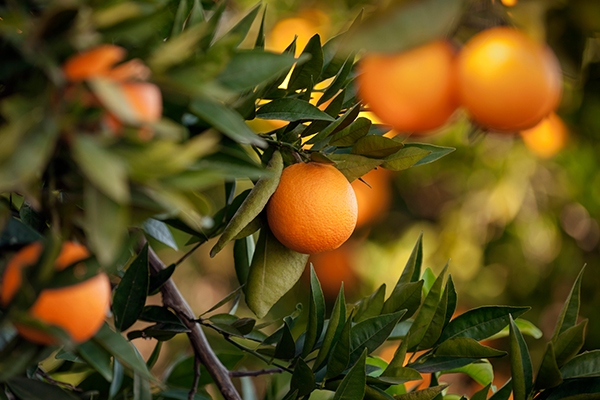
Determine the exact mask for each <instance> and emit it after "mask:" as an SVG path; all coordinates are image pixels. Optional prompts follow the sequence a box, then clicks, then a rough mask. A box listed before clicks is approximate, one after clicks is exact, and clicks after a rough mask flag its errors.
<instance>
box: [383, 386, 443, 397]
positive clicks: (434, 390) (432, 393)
mask: <svg viewBox="0 0 600 400" xmlns="http://www.w3.org/2000/svg"><path fill="white" fill-rule="evenodd" d="M447 387H448V385H444V386H433V387H430V388H427V389H423V390H417V391H416V392H411V393H407V394H400V395H398V396H394V398H395V399H396V400H433V399H435V398H436V397H437V396H438V395H439V394H440V393H441V392H442V390H444V389H446V388H447Z"/></svg>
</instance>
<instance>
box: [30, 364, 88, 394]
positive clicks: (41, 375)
mask: <svg viewBox="0 0 600 400" xmlns="http://www.w3.org/2000/svg"><path fill="white" fill-rule="evenodd" d="M35 374H36V375H39V376H40V377H41V378H43V379H44V380H46V382H48V383H50V384H52V385H57V386H62V387H65V388H67V389H71V390H73V391H75V392H82V390H81V389H80V388H78V387H75V386H73V385H71V384H70V383H66V382H61V381H57V380H55V379H52V378H51V377H50V375H48V374H47V373H46V372H45V371H43V370H41V369H39V368H38V370H37V371H35Z"/></svg>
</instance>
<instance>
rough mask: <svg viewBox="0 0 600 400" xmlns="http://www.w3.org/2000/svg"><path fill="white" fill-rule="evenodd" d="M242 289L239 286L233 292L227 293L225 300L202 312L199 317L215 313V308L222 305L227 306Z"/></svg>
mask: <svg viewBox="0 0 600 400" xmlns="http://www.w3.org/2000/svg"><path fill="white" fill-rule="evenodd" d="M243 288H244V286H240V287H238V288H237V289H235V290H234V291H233V292H231V293H229V294H228V295H227V296H225V298H223V299H222V300H220V301H219V302H218V303H217V304H215V305H214V306H212V307H211V308H210V309H209V310H207V311H205V312H203V313H202V314H200V316H201V317H202V316H203V315H205V314H208V313H209V312H212V311H215V310H216V309H217V308H219V307H221V306H223V305H224V304H227V303H229V302H230V301H231V299H233V298H234V297H235V296H236V295H237V294H238V293H240V292H241V291H242V289H243Z"/></svg>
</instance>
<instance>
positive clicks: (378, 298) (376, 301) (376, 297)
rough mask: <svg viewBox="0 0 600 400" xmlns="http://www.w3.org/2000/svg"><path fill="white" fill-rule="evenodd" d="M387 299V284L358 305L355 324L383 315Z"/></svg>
mask: <svg viewBox="0 0 600 400" xmlns="http://www.w3.org/2000/svg"><path fill="white" fill-rule="evenodd" d="M384 299H385V283H384V284H383V285H381V286H379V288H378V289H377V290H376V291H375V293H373V294H372V295H370V296H367V297H365V298H364V299H362V300H361V301H360V302H359V303H358V310H357V311H356V314H355V315H354V322H355V323H359V322H362V321H364V320H366V319H369V318H372V317H376V316H378V315H380V314H381V309H382V307H383V300H384Z"/></svg>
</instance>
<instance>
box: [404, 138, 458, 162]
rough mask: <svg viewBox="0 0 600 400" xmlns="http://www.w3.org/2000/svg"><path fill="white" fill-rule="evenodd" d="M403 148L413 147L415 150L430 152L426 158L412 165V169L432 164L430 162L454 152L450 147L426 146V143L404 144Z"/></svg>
mask: <svg viewBox="0 0 600 400" xmlns="http://www.w3.org/2000/svg"><path fill="white" fill-rule="evenodd" d="M404 147H408V148H411V147H415V148H419V149H421V150H426V151H430V152H431V153H430V154H429V155H428V156H425V157H423V158H422V159H420V160H419V161H417V162H416V163H415V164H414V165H413V167H416V166H419V165H423V164H429V163H432V162H434V161H436V160H439V159H440V158H442V157H444V156H445V155H446V154H450V153H452V152H453V151H454V150H456V149H454V148H452V147H442V146H435V145H433V144H426V143H406V144H405V145H404Z"/></svg>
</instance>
